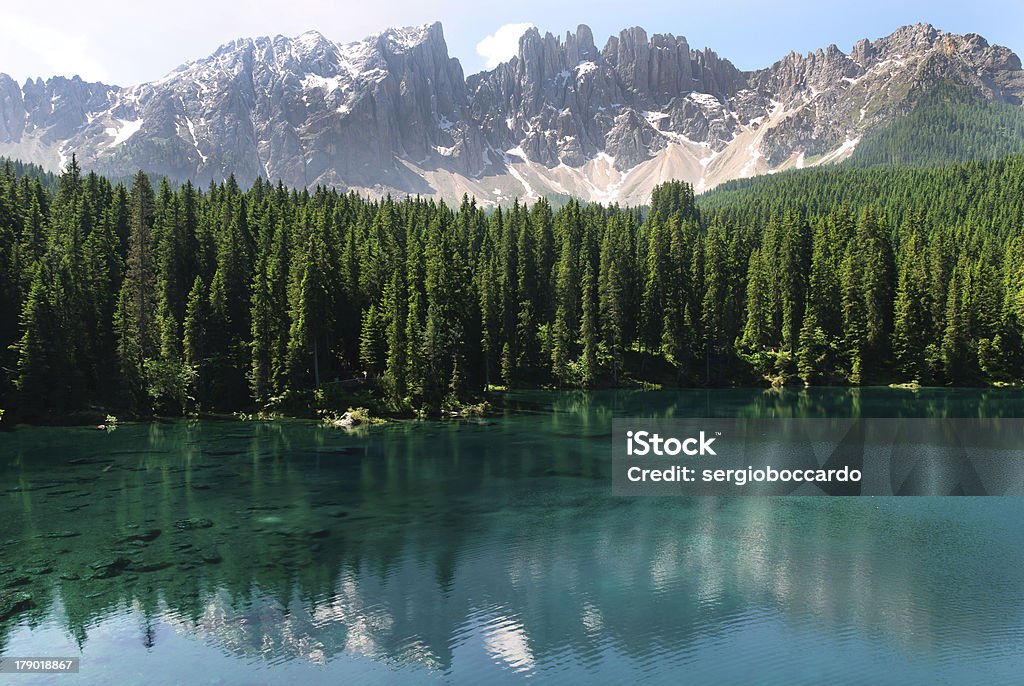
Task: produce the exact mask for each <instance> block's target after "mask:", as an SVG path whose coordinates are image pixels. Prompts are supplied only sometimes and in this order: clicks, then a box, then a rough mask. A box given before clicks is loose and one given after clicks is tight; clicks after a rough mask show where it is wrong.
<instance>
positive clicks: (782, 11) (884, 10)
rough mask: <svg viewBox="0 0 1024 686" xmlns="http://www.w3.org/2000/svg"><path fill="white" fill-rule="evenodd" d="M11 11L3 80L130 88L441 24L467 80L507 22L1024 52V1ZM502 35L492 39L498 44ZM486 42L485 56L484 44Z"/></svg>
mask: <svg viewBox="0 0 1024 686" xmlns="http://www.w3.org/2000/svg"><path fill="white" fill-rule="evenodd" d="M5 4H8V6H7V7H5V8H4V9H3V10H0V72H5V73H8V74H11V75H12V76H14V77H15V78H17V79H18V80H19V81H21V80H23V79H24V78H26V77H28V76H51V75H54V74H62V75H68V76H69V75H72V74H74V73H79V74H81V75H82V76H83V78H87V79H89V80H103V81H106V82H108V83H117V84H120V85H128V84H132V83H137V82H140V81H148V80H153V79H156V78H159V77H160V76H162V75H164V74H165V73H167V72H168V71H170V70H171V69H173V68H174V67H176V66H177V65H178V64H180V63H182V62H184V61H187V60H190V59H195V58H199V57H203V56H206V55H208V54H210V53H211V52H213V50H214V49H215V48H216V47H217V46H219V45H221V44H223V43H225V42H227V41H229V40H231V39H233V38H237V37H242V36H257V35H275V34H284V35H297V34H299V33H302V32H303V31H305V30H307V29H316V30H318V31H320V32H321V33H323V34H324V35H326V36H327V37H328V38H331V39H332V40H336V41H339V42H348V41H353V40H358V39H360V38H363V37H364V36H366V35H369V34H371V33H376V32H378V31H380V30H382V29H384V28H386V27H388V26H395V25H410V24H423V23H426V22H429V21H433V20H440V21H441V22H442V23H443V24H444V26H445V37H446V39H447V41H448V47H449V52H450V53H451V54H452V55H453V56H455V57H458V58H459V59H460V60H461V61H462V64H463V67H464V69H465V70H466V73H472V72H475V71H479V70H480V69H482V68H484V66H485V64H486V63H487V62H488V58H489V59H490V61H494V60H496V59H499V58H500V57H502V56H503V55H506V54H508V53H509V51H511V50H514V46H515V44H516V33H517V31H518V30H521V26H520V27H519V28H518V29H515V30H513V29H506V30H505V31H502V32H499V30H500V29H501V27H503V26H506V25H527V24H533V25H536V26H538V27H539V28H540V29H541V30H542V31H551V32H552V33H556V34H564V33H565V31H566V30H573V29H575V27H576V25H577V24H580V23H584V24H588V25H589V26H590V27H591V29H593V31H594V36H595V40H596V41H597V43H598V45H599V46H601V45H603V44H604V42H605V40H606V39H607V37H608V36H609V35H611V34H613V33H618V31H619V30H621V29H622V28H625V27H628V26H634V25H639V26H643V27H644V28H645V29H647V31H648V33H674V34H677V35H680V34H681V35H684V36H686V37H687V39H688V40H689V42H690V46H691V47H693V48H702V47H704V46H709V47H711V48H713V49H714V50H715V51H716V52H718V53H719V54H720V55H722V56H723V57H727V58H728V59H731V60H732V61H733V62H734V63H735V64H736V65H737V66H738V67H740V68H742V69H753V68H757V67H762V66H766V65H768V64H770V63H771V62H773V61H775V60H776V59H778V58H780V57H782V56H783V55H785V54H786V53H787V52H789V51H790V50H797V51H800V52H807V51H810V50H814V49H816V48H819V47H824V46H826V45H828V44H829V43H835V44H837V45H838V46H839V47H840V48H842V49H843V50H844V51H848V50H849V49H850V46H852V45H853V43H854V42H855V41H856V40H857V39H859V38H865V37H866V38H877V37H879V36H882V35H886V34H888V33H890V32H891V31H892V30H893V29H894V28H896V27H898V26H901V25H903V24H908V23H915V22H918V21H924V22H928V23H931V24H934V25H935V26H937V27H939V28H942V29H946V30H948V31H953V32H956V33H966V32H975V33H980V34H982V35H983V36H985V37H986V38H988V39H989V41H991V42H993V43H999V44H1002V45H1007V46H1009V47H1010V48H1012V49H1014V50H1015V51H1017V52H1018V53H1021V52H1024V2H1020V1H1019V0H1018V2H1005V1H1002V0H1000V1H996V2H958V3H952V4H946V3H937V2H934V1H933V2H923V1H911V2H897V1H894V0H890V1H888V2H885V1H881V0H863V1H862V2H858V3H849V4H844V5H839V4H837V3H832V4H826V3H821V2H820V1H819V2H811V1H810V0H798V1H796V2H785V1H784V0H775V1H760V2H754V1H748V0H742V1H732V2H730V1H728V0H721V1H719V2H707V1H703V2H696V3H687V2H680V1H676V2H666V1H662V0H658V1H656V2H635V1H631V0H614V1H611V0H589V1H587V2H576V1H571V0H562V1H559V0H512V1H511V2H510V1H508V0H498V1H495V2H480V1H479V0H477V1H475V2H454V1H444V2H430V1H429V0H398V1H395V2H376V3H365V2H359V3H353V2H337V1H335V0H290V1H289V0H249V2H245V3H242V2H237V1H235V2H217V1H216V0H174V1H173V2H166V3H128V2H125V1H124V0H120V1H118V2H111V1H108V0H93V1H92V2H81V0H51V1H50V2H46V3H42V2H35V3H18V4H17V5H13V4H11V3H5ZM495 34H496V37H495V38H493V39H491V40H489V41H485V39H486V38H487V37H488V36H495ZM482 41H484V43H483V47H482V48H481V51H482V52H483V53H485V54H486V57H485V56H484V55H481V54H480V53H479V52H478V45H480V43H481V42H482Z"/></svg>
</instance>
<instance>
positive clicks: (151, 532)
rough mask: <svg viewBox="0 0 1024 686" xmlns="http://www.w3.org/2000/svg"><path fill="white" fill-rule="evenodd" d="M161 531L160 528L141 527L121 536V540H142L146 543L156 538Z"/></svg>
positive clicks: (127, 541)
mask: <svg viewBox="0 0 1024 686" xmlns="http://www.w3.org/2000/svg"><path fill="white" fill-rule="evenodd" d="M162 533H163V532H162V531H161V530H160V529H143V530H141V531H138V532H136V533H131V534H128V535H126V536H123V537H122V538H121V541H122V542H125V543H129V542H132V541H143V542H146V543H148V542H149V541H152V540H154V539H156V538H157V537H158V536H159V535H160V534H162Z"/></svg>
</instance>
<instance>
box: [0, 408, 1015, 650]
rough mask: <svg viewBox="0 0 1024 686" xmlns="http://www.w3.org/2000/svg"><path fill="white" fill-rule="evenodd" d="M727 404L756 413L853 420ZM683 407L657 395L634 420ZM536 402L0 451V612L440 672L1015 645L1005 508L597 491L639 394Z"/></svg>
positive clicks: (189, 427)
mask: <svg viewBox="0 0 1024 686" xmlns="http://www.w3.org/2000/svg"><path fill="white" fill-rule="evenodd" d="M697 393H703V392H697ZM716 393H717V392H716ZM747 393H748V395H747V403H748V404H747V405H746V406H745V407H761V408H763V411H764V412H769V411H770V409H774V408H779V407H790V406H791V405H790V404H787V403H797V404H799V403H814V402H817V403H818V407H832V406H831V405H828V403H847V402H852V401H851V400H850V399H849V398H847V397H846V394H847V393H850V391H847V390H843V391H841V392H839V395H840V396H841V397H840V398H839V399H822V398H818V399H815V398H814V394H810V393H807V394H804V393H802V392H801V393H796V394H794V396H795V397H794V398H793V399H789V398H786V397H785V396H772V395H768V396H763V397H762V396H761V395H760V394H758V395H757V396H756V400H754V401H752V400H750V398H751V397H752V396H751V395H750V393H749V392H747ZM863 393H864V391H861V393H859V394H856V395H859V396H860V398H859V401H860V402H861V403H862V406H864V405H870V404H871V402H874V401H873V400H872V399H867V400H865V398H864V397H863ZM662 395H664V396H665V397H664V398H662ZM648 397H650V396H648ZM691 401H692V398H691V399H687V398H680V397H672V394H658V399H657V402H655V403H654V404H653V405H652V407H651V409H649V410H648V411H647V412H646V413H643V414H646V415H648V416H650V414H652V413H659V412H665V413H683V412H686V411H688V410H686V409H682V408H684V407H685V408H688V407H690V406H691V404H688V403H691ZM935 403H937V404H938V406H940V409H943V410H944V411H955V410H958V409H960V407H959V406H956V407H953V406H952V405H951V404H950V403H948V402H945V401H943V402H939V401H935ZM555 405H556V407H555V410H556V411H555V412H554V413H553V414H550V415H539V414H523V415H510V416H507V417H506V418H504V419H501V420H497V421H496V422H494V423H487V422H484V423H457V424H456V423H452V424H436V423H425V424H400V425H396V426H391V427H385V428H383V429H382V430H380V431H375V432H371V433H370V434H368V435H367V436H361V437H350V436H345V435H343V434H340V433H336V432H331V431H324V430H321V429H319V428H316V427H313V426H311V425H308V424H303V423H293V422H280V423H271V424H262V423H240V422H224V423H216V422H177V423H170V424H157V425H149V426H133V425H124V426H122V427H120V428H119V429H118V430H117V431H116V432H114V433H112V434H100V433H99V432H86V431H84V430H63V429H62V430H43V429H31V430H23V431H18V432H15V433H14V434H12V435H9V436H5V437H3V438H4V440H6V441H7V443H5V444H4V445H3V446H0V447H2V448H3V450H0V455H5V456H6V457H5V458H0V460H2V463H3V466H4V470H5V472H6V473H7V474H8V475H9V478H7V481H6V483H8V484H12V486H11V487H12V488H13V487H14V486H13V485H17V486H19V487H20V488H19V489H18V490H16V491H15V492H12V493H8V494H7V497H5V498H4V500H3V501H2V504H0V508H2V512H0V521H2V522H3V524H2V526H3V527H4V529H3V535H2V536H0V545H2V548H0V550H2V552H3V557H2V567H3V568H4V570H3V572H2V575H3V585H6V584H7V583H8V582H9V581H11V580H12V579H14V580H17V579H18V578H19V577H23V576H27V577H29V581H28V582H27V583H25V584H23V585H21V586H19V588H24V589H25V591H26V592H29V593H31V596H32V599H33V602H34V603H35V607H34V608H33V609H31V610H28V611H27V612H25V613H22V614H21V615H19V617H18V619H19V620H24V621H29V622H41V621H42V620H43V619H45V618H46V617H48V616H50V615H51V614H54V615H57V616H60V617H61V618H62V621H63V622H64V623H65V625H66V627H67V629H68V631H69V632H70V633H71V634H72V635H73V636H75V637H76V638H77V639H78V640H79V642H80V643H84V642H86V641H87V640H88V634H89V631H90V627H92V626H94V625H96V624H97V623H99V622H102V621H103V620H104V619H105V618H107V617H109V616H111V615H114V614H118V613H122V612H125V611H126V610H127V609H129V608H130V609H131V610H132V611H133V612H134V613H135V614H136V615H137V616H138V617H139V627H140V638H139V640H140V642H141V643H142V644H143V645H149V644H151V643H152V642H153V641H154V640H158V639H157V638H155V636H156V634H155V633H154V632H153V630H152V627H153V626H154V625H155V624H158V623H160V622H168V623H170V624H172V625H174V626H176V627H178V628H180V629H181V630H183V631H185V632H187V633H189V634H192V635H197V636H206V637H210V638H211V639H212V640H214V641H215V642H216V643H217V644H218V645H220V646H221V647H222V648H223V649H224V650H227V651H230V652H232V653H235V654H239V655H248V656H262V657H264V658H266V659H271V660H278V659H291V658H300V659H304V660H312V661H323V660H329V659H330V658H331V657H332V656H334V655H338V654H339V653H341V652H345V651H347V652H352V653H360V654H365V655H368V656H370V657H373V658H375V659H379V660H384V661H388V662H389V663H402V664H407V663H408V664H412V663H415V664H420V665H427V666H430V667H434V668H439V669H445V668H447V667H449V666H450V665H451V662H452V659H453V650H454V648H455V647H456V646H457V645H459V644H460V643H461V642H464V641H469V640H480V641H482V645H483V646H484V649H485V650H486V651H487V652H488V654H489V655H491V656H492V658H493V659H495V660H499V661H502V662H503V663H505V664H507V665H509V666H511V667H513V668H516V667H518V668H521V669H527V670H528V669H531V668H532V667H534V666H535V665H537V664H541V663H543V662H544V661H545V660H548V659H554V657H555V656H558V655H562V656H564V655H565V654H566V651H568V652H569V653H571V654H574V655H576V656H579V658H580V659H581V660H590V659H593V660H596V659H599V658H598V656H599V655H600V654H601V653H602V652H603V651H604V650H606V649H607V648H608V647H613V648H615V649H616V650H618V651H621V652H622V653H624V654H626V655H629V656H631V657H633V658H636V659H639V660H643V659H647V658H652V657H656V656H671V655H675V654H682V653H685V652H686V651H687V650H688V647H693V646H695V645H697V644H698V643H699V642H701V641H703V640H707V639H708V638H709V637H710V638H713V637H715V636H716V635H718V636H721V635H725V634H727V633H728V632H729V631H731V630H733V628H735V626H736V624H737V622H742V621H745V620H744V618H745V617H748V616H755V615H757V614H758V613H774V614H777V615H779V616H781V617H782V618H783V619H784V620H785V621H787V622H789V623H791V624H792V625H794V626H797V627H804V628H806V629H809V630H826V631H827V630H830V629H837V630H844V629H846V628H849V629H852V630H854V631H856V632H857V633H858V634H861V635H865V636H877V637H879V638H881V639H882V640H884V641H886V642H891V643H895V644H896V645H898V646H901V647H902V648H903V649H905V650H906V651H908V652H924V653H934V652H941V651H944V650H951V649H952V648H953V647H954V646H956V645H971V644H981V643H985V642H988V641H996V640H1005V638H1006V637H1007V636H1010V635H1013V632H1017V634H1018V635H1019V631H1020V629H1019V627H1020V608H1018V607H1016V606H1014V605H1012V604H1011V605H1010V606H1007V605H1006V603H1008V602H1010V603H1012V599H1013V598H1020V597H1021V593H1022V589H1024V579H1022V577H1021V572H1020V571H1019V568H1018V565H1017V564H1011V565H1008V564H1006V560H1017V561H1019V560H1020V559H1021V552H1022V549H1024V548H1022V545H1021V540H1020V538H1019V537H1017V538H1015V539H1011V540H1010V541H1005V540H1003V538H1002V537H1001V535H999V534H986V533H984V532H985V531H986V527H988V526H990V525H992V523H993V521H994V520H995V513H996V512H1002V513H1004V514H1005V512H1006V511H1007V510H1011V509H1012V510H1013V513H1014V515H1013V516H1015V517H1019V514H1020V512H1019V506H1018V505H1016V504H1015V502H1007V501H995V500H992V501H984V502H980V501H968V502H967V503H963V502H961V503H958V504H953V503H952V501H943V503H950V504H949V505H945V504H944V505H943V506H942V507H938V506H924V507H922V506H921V503H922V502H924V501H915V500H906V501H891V500H843V501H825V500H813V499H812V500H786V501H780V500H772V501H768V500H761V499H746V500H745V499H736V500H716V499H710V498H705V499H685V500H684V499H617V498H612V497H611V496H610V490H611V489H610V483H609V478H608V466H607V455H606V447H607V442H606V441H607V435H608V432H609V423H610V417H611V415H612V413H615V414H618V415H622V416H628V415H629V414H630V413H635V414H641V412H640V411H639V410H640V409H642V408H641V405H640V401H639V400H638V399H637V398H636V397H634V396H631V395H630V394H617V396H616V397H615V398H614V399H610V400H609V399H608V398H605V397H604V396H603V394H594V395H593V396H588V395H587V394H566V395H565V396H558V398H557V400H556V404H555ZM739 406H740V405H739V401H737V405H736V407H737V408H738V407H739ZM929 406H930V407H931V406H933V405H929ZM801 407H802V410H801V411H808V412H809V411H810V410H809V409H808V406H807V405H801ZM751 411H754V410H753V409H752V410H751ZM757 411H762V410H757ZM827 411H831V409H829V410H827ZM580 436H582V437H580ZM140 446H142V447H140ZM7 448H11V449H10V450H7ZM69 460H81V461H82V462H81V463H80V464H73V465H71V464H68V462H69ZM915 503H916V504H915ZM984 508H989V509H987V510H986V509H984ZM999 508H1002V509H1001V510H1000V509H999ZM957 512H964V513H967V514H968V515H970V517H968V518H965V520H964V521H961V520H960V519H958V517H957V516H956V513H957ZM979 512H980V513H982V514H981V515H978V514H977V513H979ZM985 512H988V513H990V514H989V515H988V516H989V517H990V519H985V515H984V513H985ZM979 517H980V518H979ZM204 520H209V522H211V523H212V526H209V527H206V526H204ZM152 529H160V531H161V533H160V534H159V535H158V536H156V537H155V538H152V539H151V540H143V539H145V538H147V537H148V536H151V535H152V533H151V530H152ZM146 532H150V533H148V534H147V533H146ZM71 534H74V535H73V536H72V535H71ZM51 535H57V536H64V535H68V537H66V538H62V537H54V538H50V537H48V536H51ZM140 536H141V538H140ZM1007 545H1009V546H1010V547H1007ZM47 566H49V568H50V569H51V571H42V570H45V569H46V567H47ZM33 569H34V570H35V571H36V572H38V573H35V574H29V573H28V572H27V571H26V570H33ZM978 579H985V580H986V581H985V583H984V584H979V583H978ZM992 589H999V593H994V592H992ZM10 629H11V625H10V622H8V623H7V626H6V627H5V628H4V629H3V630H2V631H0V645H3V644H4V643H5V637H6V635H7V632H9V631H10ZM474 637H475V638H474ZM158 647H159V646H157V648H158Z"/></svg>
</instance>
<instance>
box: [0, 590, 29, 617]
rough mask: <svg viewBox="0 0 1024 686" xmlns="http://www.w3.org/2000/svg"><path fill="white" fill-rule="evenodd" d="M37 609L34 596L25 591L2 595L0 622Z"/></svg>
mask: <svg viewBox="0 0 1024 686" xmlns="http://www.w3.org/2000/svg"><path fill="white" fill-rule="evenodd" d="M33 607H35V603H34V602H32V596H31V594H29V593H26V592H25V591H19V592H17V593H0V622H2V621H4V620H7V619H10V618H11V617H14V616H15V615H17V614H20V613H22V612H25V611H26V610H31V609H32V608H33Z"/></svg>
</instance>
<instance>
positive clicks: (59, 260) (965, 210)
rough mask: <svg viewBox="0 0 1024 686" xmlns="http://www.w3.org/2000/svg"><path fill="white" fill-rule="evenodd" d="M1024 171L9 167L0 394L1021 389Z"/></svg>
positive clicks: (21, 397) (116, 403)
mask: <svg viewBox="0 0 1024 686" xmlns="http://www.w3.org/2000/svg"><path fill="white" fill-rule="evenodd" d="M1022 185H1024V158H1008V159H1004V160H1000V161H996V162H991V163H984V164H981V163H969V164H965V165H961V166H956V167H948V168H940V169H933V170H912V169H903V170H897V169H873V170H852V169H837V168H832V169H823V170H814V171H806V172H802V173H793V174H782V175H779V176H777V177H772V178H766V179H758V180H755V181H752V182H747V183H744V184H742V186H743V187H742V188H739V187H738V186H739V184H736V185H733V186H732V187H731V188H730V189H725V190H723V191H720V192H716V193H714V194H712V195H710V196H708V197H706V198H701V199H700V201H699V202H697V201H696V200H695V198H694V195H693V190H692V189H691V188H690V187H689V186H688V185H685V184H681V183H671V184H666V185H664V186H661V187H659V188H658V189H657V190H656V191H655V193H654V196H653V197H652V199H651V204H650V207H649V209H648V210H647V211H646V212H643V213H642V212H640V211H639V210H634V209H623V208H620V207H617V206H611V207H602V206H598V205H588V206H584V205H581V204H579V203H577V202H572V201H571V202H569V203H567V204H566V205H565V206H564V207H562V208H560V209H558V210H557V211H555V210H553V209H552V208H551V206H550V205H549V204H548V203H547V202H546V201H543V200H542V201H539V202H537V203H535V204H534V205H532V206H530V207H525V206H522V205H515V206H514V207H512V208H509V209H506V210H498V211H494V212H485V211H483V210H482V209H480V208H479V207H477V206H476V205H475V204H474V203H473V201H471V200H468V199H466V200H464V201H463V203H462V204H461V205H460V206H459V207H458V208H449V207H446V206H445V205H444V204H442V203H438V202H435V201H425V200H419V199H405V200H401V201H395V200H392V199H390V198H387V199H384V200H367V199H364V198H361V197H359V196H356V195H354V194H341V193H338V192H336V191H332V190H325V189H322V188H320V189H316V190H314V191H312V192H307V191H302V192H300V191H297V190H289V189H286V188H284V187H283V186H281V185H277V186H274V185H271V184H268V183H266V182H263V181H260V182H257V183H256V184H255V185H254V186H253V187H252V188H251V189H249V190H247V191H243V190H242V189H240V188H239V187H238V185H237V184H236V183H235V182H234V180H233V179H229V180H228V181H227V182H226V183H222V184H218V185H211V186H210V187H209V188H207V189H206V190H200V189H197V188H195V187H193V186H192V185H191V184H185V185H183V186H181V187H180V188H177V189H173V188H172V187H171V186H170V185H169V184H167V183H166V182H163V183H160V184H158V185H157V187H156V188H155V189H154V188H153V187H152V185H151V183H150V180H149V179H148V177H147V176H146V175H145V174H142V173H140V174H139V175H138V176H137V177H136V178H135V180H134V182H133V184H132V187H131V188H125V187H124V186H122V185H113V184H111V183H109V182H108V181H106V180H105V179H103V178H101V177H98V176H96V175H93V174H89V175H85V176H83V175H82V174H81V172H80V171H79V169H78V166H77V164H76V163H75V162H74V160H72V162H71V164H70V165H69V167H68V169H67V171H66V172H65V173H64V174H63V175H62V176H61V177H60V178H59V180H58V182H57V184H56V188H55V190H54V191H53V192H50V191H48V190H47V189H46V188H45V187H44V185H43V184H42V183H41V182H40V180H39V179H38V178H37V177H32V176H24V175H22V176H19V175H18V174H17V173H16V172H15V170H14V169H13V167H11V166H8V167H6V168H5V170H4V171H3V173H0V346H2V347H0V354H2V355H3V363H2V367H3V375H4V376H3V403H2V405H0V407H4V408H5V409H8V411H9V414H10V413H13V415H14V416H15V417H16V418H21V419H32V418H45V417H49V416H54V415H61V414H65V413H68V412H71V411H74V410H77V409H81V408H84V407H89V406H98V407H101V408H110V409H112V410H116V411H119V412H131V413H138V414H145V413H150V412H154V411H155V412H159V413H178V412H182V411H195V410H238V409H252V408H264V407H266V408H271V409H273V408H288V407H292V406H294V405H295V404H296V403H298V404H302V403H315V402H318V399H319V400H322V398H323V389H324V388H326V387H328V386H331V387H332V388H333V387H335V386H336V384H333V382H334V381H336V380H346V379H356V380H357V383H362V379H363V376H364V372H365V377H366V381H365V387H366V388H370V389H372V391H373V392H374V393H375V394H376V395H377V397H378V398H380V400H381V402H382V403H383V404H386V405H387V406H388V407H390V408H391V409H393V410H394V411H397V412H409V411H413V410H420V409H435V410H436V409H440V408H442V407H445V406H453V405H455V404H457V403H458V402H460V401H462V400H466V399H468V398H472V397H476V396H479V395H480V394H481V392H482V391H483V390H484V389H485V388H486V387H487V386H489V385H491V386H493V385H499V384H500V385H505V386H511V387H516V386H520V387H522V386H529V387H533V386H545V385H551V386H561V387H590V386H596V385H623V384H630V383H636V382H637V381H644V380H646V381H655V382H659V383H663V384H668V385H730V384H752V383H766V382H768V381H772V382H784V383H803V382H806V383H812V384H824V383H840V384H847V383H853V384H862V383H880V382H885V383H888V382H902V381H912V380H916V381H919V382H920V383H927V384H974V383H990V382H1003V381H1006V382H1015V381H1019V380H1020V379H1021V377H1022V374H1024V348H1022V341H1021V328H1020V321H1021V317H1022V316H1024V239H1022V236H1021V226H1022V215H1024V192H1022V191H1024V188H1022ZM317 388H320V389H321V394H320V395H317V394H315V393H314V392H313V391H314V389H317ZM342 409H343V408H342Z"/></svg>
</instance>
